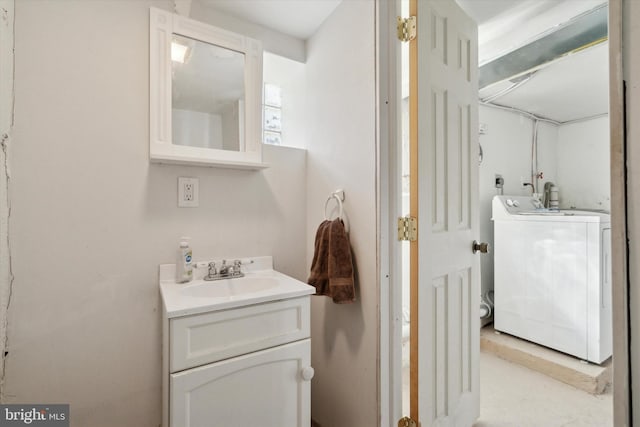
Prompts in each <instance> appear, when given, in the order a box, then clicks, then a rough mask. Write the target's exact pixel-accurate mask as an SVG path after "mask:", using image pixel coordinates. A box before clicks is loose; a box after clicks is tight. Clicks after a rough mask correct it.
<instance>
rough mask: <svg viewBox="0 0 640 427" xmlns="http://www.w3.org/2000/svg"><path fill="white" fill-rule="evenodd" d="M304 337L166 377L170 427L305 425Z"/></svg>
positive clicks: (306, 356) (308, 394) (308, 361)
mask: <svg viewBox="0 0 640 427" xmlns="http://www.w3.org/2000/svg"><path fill="white" fill-rule="evenodd" d="M310 347H311V344H310V340H309V339H305V340H302V341H297V342H294V343H291V344H286V345H282V346H279V347H274V348H271V349H268V350H263V351H258V352H255V353H251V354H247V355H244V356H239V357H235V358H232V359H228V360H223V361H220V362H216V363H211V364H209V365H205V366H201V367H198V368H193V369H189V370H186V371H183V372H180V373H177V374H172V375H171V384H170V389H171V391H170V393H171V396H170V401H171V407H170V409H169V412H170V419H171V427H211V426H250V427H251V426H253V427H258V426H259V427H296V426H298V427H302V426H304V427H308V426H309V425H310V423H311V408H310V404H311V402H310V397H311V382H310V379H311V378H310V377H311V376H312V372H313V371H312V370H311V369H310V368H309V366H310V364H311V348H310Z"/></svg>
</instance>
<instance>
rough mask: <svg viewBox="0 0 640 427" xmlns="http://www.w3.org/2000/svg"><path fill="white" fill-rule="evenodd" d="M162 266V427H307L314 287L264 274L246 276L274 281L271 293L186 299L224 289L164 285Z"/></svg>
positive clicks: (207, 284)
mask: <svg viewBox="0 0 640 427" xmlns="http://www.w3.org/2000/svg"><path fill="white" fill-rule="evenodd" d="M162 268H163V266H161V293H162V297H163V303H164V305H165V307H164V309H165V310H164V314H165V315H164V324H163V427H213V426H254V427H303V426H304V427H308V426H309V425H310V422H311V407H310V406H311V378H312V377H313V368H312V367H311V340H310V338H309V336H310V313H309V311H310V301H309V298H310V297H309V295H310V294H311V293H312V290H311V289H313V288H311V289H309V287H308V286H307V285H306V284H303V283H302V282H298V281H296V280H295V279H292V278H290V277H288V276H285V275H282V274H281V273H278V272H274V271H272V270H266V272H265V271H258V272H256V273H255V274H251V273H248V274H247V277H248V278H249V279H250V280H252V281H254V282H255V281H258V280H264V281H270V282H269V283H276V282H278V283H279V284H278V285H277V286H274V287H272V288H270V290H269V292H271V293H272V294H273V295H271V296H268V294H267V293H266V292H265V293H254V294H249V293H247V296H246V297H238V296H237V295H235V296H234V297H229V298H219V297H217V299H216V300H214V299H211V300H206V299H204V298H193V297H191V296H190V295H193V293H194V292H195V293H196V294H199V293H201V292H206V290H208V289H209V290H211V289H214V288H211V287H215V286H220V285H222V286H224V285H223V284H216V282H204V283H201V282H198V281H197V280H195V281H194V282H195V283H193V284H190V285H177V284H173V283H169V282H168V281H166V282H163V281H162V276H163V271H162ZM168 277H171V273H170V272H169V274H168ZM231 280H236V279H231ZM237 283H239V284H242V281H239V282H237ZM247 283H251V282H250V281H248V282H247ZM196 287H202V288H201V289H204V291H198V292H196V290H195V288H196ZM185 295H187V296H185ZM243 298H244V299H245V301H244V302H242V301H241V300H242V299H243ZM239 301H240V302H242V303H240V302H239Z"/></svg>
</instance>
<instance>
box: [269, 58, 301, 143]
mask: <svg viewBox="0 0 640 427" xmlns="http://www.w3.org/2000/svg"><path fill="white" fill-rule="evenodd" d="M262 69H263V76H264V77H263V78H264V82H265V83H271V84H274V85H276V86H278V87H280V89H281V92H280V94H281V95H282V145H286V146H288V147H297V148H307V145H308V143H307V139H308V138H307V123H308V120H309V115H308V112H307V104H308V100H307V89H306V83H307V79H306V69H307V66H306V64H303V63H301V62H297V61H293V60H291V59H287V58H285V57H283V56H278V55H274V54H272V53H268V52H265V53H264V63H263V66H262Z"/></svg>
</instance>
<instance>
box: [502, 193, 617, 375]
mask: <svg viewBox="0 0 640 427" xmlns="http://www.w3.org/2000/svg"><path fill="white" fill-rule="evenodd" d="M492 211H493V218H492V219H493V225H494V297H495V298H494V303H495V312H494V326H495V329H496V330H498V331H502V332H505V333H508V334H510V335H514V336H517V337H520V338H523V339H526V340H529V341H532V342H535V343H538V344H541V345H543V346H546V347H550V348H552V349H555V350H558V351H561V352H563V353H567V354H570V355H573V356H575V357H578V358H580V359H583V360H587V361H590V362H593V363H598V364H599V363H602V362H603V361H605V360H606V359H608V358H609V357H610V356H611V351H612V330H611V219H610V215H609V214H608V213H602V212H591V211H584V210H560V211H551V210H548V209H544V208H543V207H542V205H541V204H540V202H539V201H538V200H537V199H534V198H533V197H527V196H495V197H494V199H493V201H492Z"/></svg>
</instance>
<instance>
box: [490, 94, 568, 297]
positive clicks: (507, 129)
mask: <svg viewBox="0 0 640 427" xmlns="http://www.w3.org/2000/svg"><path fill="white" fill-rule="evenodd" d="M479 118H480V123H483V124H486V125H487V129H488V131H487V134H485V135H480V144H481V145H482V150H483V154H484V157H483V160H482V163H481V164H480V168H479V173H480V182H479V191H480V198H479V200H480V239H481V241H483V242H488V243H489V244H490V245H491V247H493V222H492V221H491V200H492V198H493V196H495V195H496V194H497V192H496V188H495V186H494V184H495V175H496V174H500V175H502V177H503V178H504V194H507V195H530V194H531V187H525V188H523V187H522V186H521V184H520V183H521V177H523V178H524V179H525V180H526V181H527V182H530V181H531V180H530V178H529V177H530V176H531V139H532V136H533V121H532V120H531V119H530V118H528V117H527V116H524V115H522V114H518V113H515V112H510V111H506V110H501V109H497V108H493V107H487V106H483V105H481V106H480V108H479ZM557 132H558V131H557V127H556V126H554V125H552V124H549V123H544V122H540V123H539V124H538V170H539V171H542V172H543V173H544V179H543V180H542V181H539V191H542V187H543V185H544V182H545V181H552V182H553V181H555V180H556V176H557V168H558V166H557V165H556V154H555V153H556V143H557V137H558V135H557ZM481 259H482V261H481V269H482V292H483V293H484V292H486V291H488V290H489V289H493V253H492V252H489V253H488V254H486V255H483V256H482V258H481Z"/></svg>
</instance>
